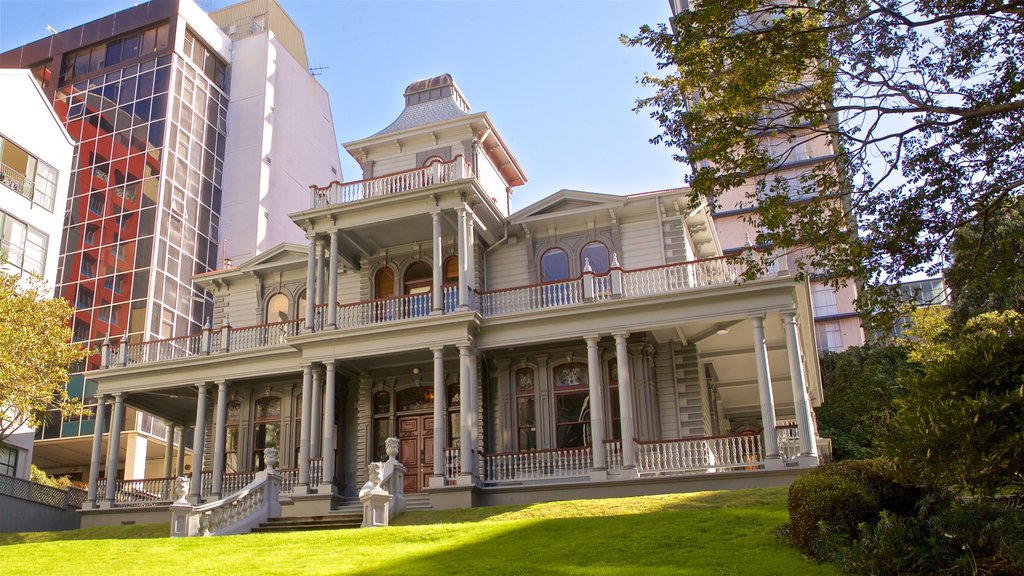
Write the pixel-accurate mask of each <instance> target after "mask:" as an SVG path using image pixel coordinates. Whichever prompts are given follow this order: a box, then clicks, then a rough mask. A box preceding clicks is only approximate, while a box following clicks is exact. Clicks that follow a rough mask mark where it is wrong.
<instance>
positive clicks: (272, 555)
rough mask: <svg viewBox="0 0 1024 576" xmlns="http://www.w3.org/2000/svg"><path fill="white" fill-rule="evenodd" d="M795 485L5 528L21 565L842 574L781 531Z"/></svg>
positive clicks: (7, 566)
mask: <svg viewBox="0 0 1024 576" xmlns="http://www.w3.org/2000/svg"><path fill="white" fill-rule="evenodd" d="M786 521H787V514H786V489H785V488H768V489H753V490H736V491H729V492H702V493H696V494H672V495H665V496H646V497H638V498H620V499H609V500H576V501H570V502H552V503H546V504H533V505H528V506H500V507H491V508H474V509H467V510H438V511H426V512H410V513H407V514H404V515H402V516H400V517H399V518H398V519H397V522H396V524H398V525H396V526H392V527H390V528H382V529H376V530H335V531H322V532H294V533H288V534H250V535H244V536H223V537H218V538H176V539H173V540H172V539H170V538H167V537H166V534H167V533H168V530H169V525H167V524H158V525H152V526H128V527H115V528H103V529H100V528H96V529H90V530H72V531H68V532H40V533H27V534H0V567H2V569H0V573H2V574H4V576H8V575H12V576H13V575H15V574H32V575H37V574H43V573H46V574H76V575H79V574H104V575H106V574H168V575H175V576H177V575H180V574H289V575H293V574H355V575H365V576H371V575H372V576H379V575H382V574H386V575H390V574H402V575H403V576H404V575H415V574H423V575H429V576H446V575H449V574H466V575H474V576H498V575H502V574H527V575H534V574H537V575H568V574H602V575H622V576H626V575H629V576H632V575H636V574H643V575H647V574H679V575H690V574H692V575H697V574H701V575H703V574H737V575H743V574H750V575H770V574H778V575H786V576H790V575H793V576H797V575H801V574H838V572H837V571H835V570H834V569H833V568H832V567H831V566H827V565H817V564H813V563H811V562H808V561H805V560H803V559H802V558H801V557H800V555H799V553H797V552H796V551H795V550H793V549H792V548H790V547H789V546H788V545H786V544H785V543H784V542H782V541H780V540H779V539H778V538H776V537H775V536H774V534H773V533H774V531H775V529H776V528H777V527H778V526H779V525H781V524H783V523H785V522H786Z"/></svg>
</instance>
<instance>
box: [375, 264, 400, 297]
mask: <svg viewBox="0 0 1024 576" xmlns="http://www.w3.org/2000/svg"><path fill="white" fill-rule="evenodd" d="M373 284H374V297H375V298H378V299H379V298H393V297H394V296H395V272H394V270H392V269H391V268H388V267H387V266H385V267H383V268H381V269H380V270H378V271H377V274H376V275H375V276H374V282H373Z"/></svg>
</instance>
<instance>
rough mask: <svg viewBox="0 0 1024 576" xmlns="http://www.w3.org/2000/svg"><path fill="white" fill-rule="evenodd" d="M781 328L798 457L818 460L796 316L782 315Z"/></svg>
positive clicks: (787, 313)
mask: <svg viewBox="0 0 1024 576" xmlns="http://www.w3.org/2000/svg"><path fill="white" fill-rule="evenodd" d="M782 327H783V329H784V330H785V332H786V351H787V352H789V374H790V379H791V380H792V383H793V408H794V409H795V410H796V427H797V431H798V432H799V433H800V457H801V458H813V459H814V462H813V463H814V464H817V460H818V443H817V441H816V439H815V437H814V427H813V425H812V420H811V418H812V417H811V401H810V398H809V397H808V394H807V382H806V377H805V376H804V363H803V355H802V354H801V353H800V333H799V329H798V327H797V325H796V314H795V313H793V312H786V313H784V314H783V315H782Z"/></svg>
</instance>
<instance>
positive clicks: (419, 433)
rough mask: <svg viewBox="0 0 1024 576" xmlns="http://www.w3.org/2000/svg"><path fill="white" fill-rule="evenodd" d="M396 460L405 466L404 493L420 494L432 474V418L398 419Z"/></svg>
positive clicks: (400, 417)
mask: <svg viewBox="0 0 1024 576" xmlns="http://www.w3.org/2000/svg"><path fill="white" fill-rule="evenodd" d="M398 440H399V446H398V460H399V462H401V463H402V464H404V465H405V468H406V472H405V491H406V492H420V491H422V490H424V489H425V488H426V487H427V482H428V479H429V478H430V476H431V475H433V474H434V416H433V415H429V414H428V415H423V416H399V417H398Z"/></svg>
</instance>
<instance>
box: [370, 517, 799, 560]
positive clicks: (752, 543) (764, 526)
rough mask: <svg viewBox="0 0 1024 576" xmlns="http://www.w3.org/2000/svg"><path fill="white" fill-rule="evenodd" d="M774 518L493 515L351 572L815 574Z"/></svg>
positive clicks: (776, 518)
mask: <svg viewBox="0 0 1024 576" xmlns="http://www.w3.org/2000/svg"><path fill="white" fill-rule="evenodd" d="M509 508H511V507H509ZM518 508H525V507H518ZM777 525H778V515H777V511H773V510H766V509H760V508H754V509H751V508H741V507H729V508H721V509H718V510H716V511H715V513H714V514H709V510H708V509H707V508H702V509H696V510H694V509H690V510H684V511H672V510H669V511H663V512H654V513H652V514H649V515H648V516H646V517H645V518H644V519H642V520H640V519H638V517H637V515H635V514H626V515H613V516H602V517H589V518H547V519H536V520H530V521H525V522H507V523H495V522H489V523H484V524H481V525H479V526H478V527H476V528H475V530H473V531H471V532H472V533H467V532H466V528H465V527H464V526H463V527H460V529H458V530H456V529H455V528H454V527H453V528H452V538H453V540H456V539H457V540H461V542H459V541H453V542H451V544H450V545H449V546H445V547H443V549H442V550H438V551H429V552H423V553H420V554H411V555H404V556H400V557H396V558H395V559H394V560H393V561H391V562H386V563H375V564H374V566H373V567H372V568H367V569H365V570H363V571H360V572H354V573H350V574H354V575H355V576H377V575H379V574H403V575H415V574H424V575H428V574H429V575H432V576H436V575H438V574H444V575H457V574H473V575H479V574H485V575H489V576H497V575H500V574H531V575H534V574H543V575H546V574H552V575H555V574H558V575H564V574H577V573H592V572H595V571H597V572H600V573H601V574H613V575H617V574H622V575H626V574H629V575H631V576H632V575H634V574H681V575H689V574H694V575H696V574H709V573H726V574H805V573H806V574H812V573H816V571H815V570H816V568H817V567H815V566H814V565H812V564H808V563H806V562H804V561H803V560H801V558H800V556H799V554H798V553H796V552H795V551H793V550H792V549H789V548H788V547H786V546H784V545H782V544H780V543H779V542H778V541H777V540H776V539H775V538H774V536H773V535H772V533H773V531H774V529H775V527H776V526H777ZM399 530H401V528H399ZM410 537H413V535H412V534H410ZM759 567H760V568H761V569H764V568H766V567H770V570H769V571H767V572H765V571H763V570H759V569H758V568H759ZM808 569H810V570H808Z"/></svg>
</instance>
